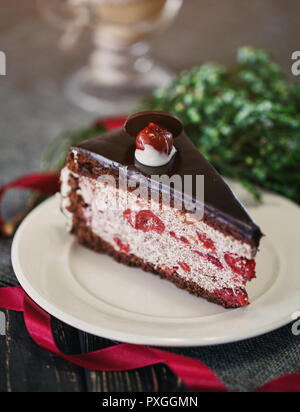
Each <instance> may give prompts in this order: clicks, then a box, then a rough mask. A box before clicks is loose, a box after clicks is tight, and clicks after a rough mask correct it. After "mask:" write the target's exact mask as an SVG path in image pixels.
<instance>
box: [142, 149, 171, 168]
mask: <svg viewBox="0 0 300 412" xmlns="http://www.w3.org/2000/svg"><path fill="white" fill-rule="evenodd" d="M144 147H145V149H144V150H139V149H136V151H135V158H136V160H137V161H138V162H139V163H141V164H142V165H145V166H150V167H160V166H164V165H166V164H168V163H169V162H170V161H171V160H172V158H173V157H174V155H175V153H176V152H177V150H176V149H175V147H174V146H173V148H172V151H171V153H170V155H167V154H166V153H161V152H159V151H158V150H156V149H154V147H153V146H150V145H148V144H145V145H144Z"/></svg>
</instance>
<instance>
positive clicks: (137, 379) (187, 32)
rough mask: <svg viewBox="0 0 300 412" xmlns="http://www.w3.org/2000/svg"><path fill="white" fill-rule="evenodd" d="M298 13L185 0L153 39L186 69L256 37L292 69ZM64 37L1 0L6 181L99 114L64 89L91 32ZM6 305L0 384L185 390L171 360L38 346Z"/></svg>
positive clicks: (67, 330)
mask: <svg viewBox="0 0 300 412" xmlns="http://www.w3.org/2000/svg"><path fill="white" fill-rule="evenodd" d="M49 1H50V0H49ZM299 13H300V3H299V1H298V0H286V1H284V2H283V1H282V0H264V1H261V0H252V1H251V2H249V1H246V0H226V1H222V2H221V1H218V0H185V5H184V8H183V10H182V13H181V16H180V17H179V19H178V21H177V23H176V25H174V26H173V27H172V28H171V29H170V30H169V31H168V32H167V33H165V34H164V35H163V36H162V37H161V38H160V39H155V40H154V41H153V53H154V55H155V56H156V57H157V58H159V59H160V60H162V61H164V62H165V63H167V64H169V66H170V67H171V68H173V69H174V70H175V71H179V70H181V69H184V68H188V67H192V66H193V65H196V64H200V63H202V62H204V61H206V60H218V61H220V62H223V63H226V64H230V63H232V61H233V60H234V56H235V52H236V48H237V47H238V46H241V45H245V44H252V45H258V46H262V47H266V48H269V49H270V50H272V52H273V53H274V55H275V58H276V60H277V61H278V62H280V63H281V64H282V66H283V67H284V68H285V69H286V70H289V67H290V62H291V61H290V58H291V54H292V51H294V50H297V49H299ZM58 37H59V34H58V33H57V32H56V31H55V30H53V29H52V28H51V27H49V26H48V25H47V24H46V23H45V22H44V21H43V20H41V18H40V16H39V14H38V13H37V11H36V8H35V1H33V0H26V1H21V2H20V1H19V0H10V1H9V2H7V1H4V0H2V1H1V2H0V50H4V51H5V52H6V54H7V59H8V76H7V77H6V78H0V107H1V111H0V125H1V131H0V142H1V149H0V170H1V173H0V185H1V184H3V183H4V182H6V181H8V180H11V179H12V178H14V177H16V176H18V175H21V174H24V173H28V172H31V171H34V170H38V169H39V164H40V160H41V154H42V152H43V150H44V149H45V147H46V145H47V144H48V143H49V141H51V139H52V138H53V137H55V136H56V135H57V134H58V133H59V132H61V131H62V130H65V129H70V128H72V129H75V128H78V127H80V126H83V125H86V124H88V123H89V122H90V121H91V119H92V116H90V115H89V114H86V113H84V112H82V111H80V110H78V109H76V108H73V107H72V106H70V105H69V104H68V103H67V102H66V101H65V100H64V98H63V96H62V94H61V85H62V82H63V79H64V78H65V76H66V75H67V74H68V73H69V72H70V71H72V70H74V69H75V68H76V67H78V66H80V65H81V64H82V62H83V61H84V59H85V58H86V56H87V55H88V52H89V50H90V41H89V35H88V34H85V35H84V37H83V39H82V40H81V43H80V45H79V46H78V47H76V48H75V49H74V50H73V51H72V52H69V53H68V54H65V53H63V52H62V51H60V50H58V49H57V47H56V45H57V40H58ZM19 200H20V199H19V197H16V195H11V196H10V197H9V199H8V201H7V202H8V203H7V207H6V209H5V210H6V215H7V216H10V215H12V214H14V213H15V212H16V211H17V210H18V207H19ZM21 200H22V199H21ZM10 245H11V244H10V240H4V239H1V240H0V286H11V285H15V284H16V280H15V278H14V275H13V271H12V267H11V263H10ZM5 313H6V319H7V335H6V338H5V337H3V336H0V391H1V392H4V391H183V390H185V388H184V386H183V385H182V383H181V382H180V381H178V379H177V378H176V377H175V376H174V375H173V373H172V372H171V371H170V370H168V368H167V367H165V366H164V365H157V366H155V367H148V368H144V369H141V370H138V371H137V370H136V371H130V372H122V373H100V372H92V371H87V370H83V369H81V368H79V367H75V366H73V365H71V364H69V363H68V362H65V361H63V360H61V359H58V358H56V357H54V356H52V355H51V354H49V353H47V352H45V351H43V350H42V349H40V348H39V347H37V346H36V345H35V344H34V343H33V342H32V341H31V339H30V337H29V336H28V334H27V331H26V329H25V325H24V321H23V316H22V314H20V313H14V312H5ZM53 330H54V334H55V337H56V340H57V343H58V345H59V347H60V348H61V350H62V351H64V352H66V353H80V352H82V351H89V350H96V349H100V348H103V347H106V346H108V345H111V344H112V343H111V342H108V341H106V340H105V339H99V338H95V337H93V336H90V335H86V334H84V333H82V332H79V331H77V330H75V329H73V328H71V327H69V326H67V325H64V324H62V323H61V322H59V321H57V320H55V319H53ZM239 350H241V349H239ZM208 351H209V350H207V353H208ZM245 351H246V352H247V348H246V349H245ZM194 352H195V353H196V349H194ZM204 352H205V351H204ZM192 353H193V351H191V354H192ZM216 353H217V352H216ZM258 357H259V356H258ZM226 368H228V367H227V366H226ZM226 368H225V366H224V373H227V372H228V371H227V370H226ZM250 378H251V377H249V379H250ZM237 384H238V383H237ZM237 384H236V385H237Z"/></svg>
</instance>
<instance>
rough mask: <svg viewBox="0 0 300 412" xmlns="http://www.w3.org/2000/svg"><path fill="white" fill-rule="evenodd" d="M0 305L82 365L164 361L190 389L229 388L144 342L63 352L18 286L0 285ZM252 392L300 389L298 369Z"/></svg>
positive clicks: (193, 363) (190, 362)
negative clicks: (4, 286)
mask: <svg viewBox="0 0 300 412" xmlns="http://www.w3.org/2000/svg"><path fill="white" fill-rule="evenodd" d="M0 308H2V309H8V310H14V311H19V312H24V319H25V323H26V327H27V330H28V333H29V334H30V336H31V337H32V339H33V340H34V341H35V342H36V344H37V345H39V346H41V347H42V348H43V349H45V350H47V351H50V352H52V353H53V354H54V355H56V356H59V357H61V358H63V359H65V360H66V361H69V362H71V363H74V364H75V365H78V366H81V367H83V368H87V369H91V370H96V371H107V372H112V371H126V370H130V369H138V368H142V367H145V366H151V365H156V364H158V363H165V364H166V365H167V366H168V367H169V368H170V369H171V370H172V371H173V372H174V373H175V374H176V375H177V376H178V377H179V378H180V379H181V380H182V382H183V383H184V384H185V385H186V386H187V387H188V388H189V389H190V390H192V391H196V392H228V390H227V389H226V387H225V386H224V384H223V383H222V382H221V381H220V380H219V378H218V377H216V376H215V374H214V373H213V372H212V371H211V369H209V368H208V367H207V366H206V365H204V364H203V363H202V362H200V361H198V360H196V359H192V358H188V357H186V356H181V355H176V354H173V353H170V352H167V351H163V350H159V349H155V348H150V347H147V346H140V345H131V344H120V345H116V346H112V347H109V348H106V349H101V350H99V351H95V352H90V353H85V354H80V355H65V354H64V353H62V352H61V351H60V350H59V349H58V347H57V345H56V343H55V341H54V338H53V334H52V329H51V321H50V315H49V314H48V313H46V312H45V311H44V310H43V309H42V308H40V307H39V306H38V305H37V304H36V303H34V302H33V301H32V300H31V299H30V298H29V296H28V295H26V294H25V292H24V291H23V289H22V288H21V287H9V288H0ZM255 392H300V373H291V374H287V375H284V376H281V377H280V378H278V379H275V380H273V381H271V382H269V383H267V384H266V385H264V386H262V387H261V388H259V389H257V390H256V391H255Z"/></svg>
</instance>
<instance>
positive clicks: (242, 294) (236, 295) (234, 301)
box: [214, 288, 249, 307]
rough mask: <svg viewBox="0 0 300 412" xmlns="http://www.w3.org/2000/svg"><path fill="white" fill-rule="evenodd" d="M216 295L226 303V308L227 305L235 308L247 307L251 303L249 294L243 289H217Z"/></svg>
mask: <svg viewBox="0 0 300 412" xmlns="http://www.w3.org/2000/svg"><path fill="white" fill-rule="evenodd" d="M214 294H215V295H216V296H218V297H219V298H221V299H222V300H224V301H225V302H226V307H227V304H230V306H233V307H234V306H236V307H240V306H247V305H248V303H249V301H248V294H247V292H246V291H245V290H244V289H241V288H237V289H235V290H232V289H229V288H224V289H216V290H215V291H214ZM224 306H225V304H224Z"/></svg>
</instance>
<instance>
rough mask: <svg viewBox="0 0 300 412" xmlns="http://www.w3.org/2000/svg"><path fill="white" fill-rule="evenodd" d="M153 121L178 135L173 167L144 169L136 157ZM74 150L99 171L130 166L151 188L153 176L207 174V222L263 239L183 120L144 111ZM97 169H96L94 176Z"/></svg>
mask: <svg viewBox="0 0 300 412" xmlns="http://www.w3.org/2000/svg"><path fill="white" fill-rule="evenodd" d="M149 122H154V123H158V124H161V125H162V126H164V127H166V128H168V129H169V130H170V131H171V132H172V133H173V134H174V137H175V136H177V138H176V139H175V140H174V146H175V147H176V149H177V153H176V155H175V156H174V158H173V159H172V161H171V162H170V163H169V164H167V165H165V166H162V167H159V168H154V167H146V166H143V165H141V164H139V163H138V162H137V161H136V160H135V156H134V153H135V137H136V136H137V134H138V133H139V132H140V131H141V130H142V129H143V128H144V127H146V126H147V125H148V124H149ZM180 125H181V126H180ZM125 129H126V130H125ZM72 150H76V151H77V153H79V154H81V155H82V156H83V157H84V158H88V159H90V160H91V161H92V162H93V163H94V164H98V165H99V170H100V169H102V170H103V167H104V168H106V169H112V170H115V171H118V169H119V168H120V167H124V166H125V167H128V175H129V176H131V177H132V176H136V177H137V178H138V177H139V176H144V177H146V179H147V181H148V182H149V186H150V185H151V178H150V176H153V175H163V174H166V175H168V176H172V175H174V174H177V175H179V176H181V177H184V176H186V175H192V176H196V175H204V177H205V185H204V197H205V204H204V212H205V217H204V220H205V221H206V222H207V223H208V224H211V225H212V226H215V227H217V228H218V229H219V230H222V231H223V232H224V233H227V234H230V235H232V236H234V237H236V238H238V239H241V240H245V241H247V242H248V243H250V244H251V245H253V246H255V247H257V246H258V245H259V241H260V239H261V237H262V233H261V231H260V229H259V227H258V226H257V225H256V224H255V223H254V221H253V220H252V219H251V217H250V216H249V214H248V213H247V211H246V209H245V208H244V207H243V206H242V204H241V203H240V202H239V200H238V199H237V198H236V197H235V195H234V194H233V192H232V191H231V189H230V188H229V186H228V185H227V184H226V183H225V182H224V180H223V179H222V178H221V176H220V175H219V173H218V172H217V171H216V170H215V168H214V167H213V166H212V165H211V164H210V163H209V162H208V161H207V160H206V159H205V157H204V156H203V155H202V154H201V153H200V152H199V150H198V149H197V148H196V147H195V146H194V144H193V143H192V142H191V140H190V139H189V138H188V137H187V136H186V134H185V133H184V131H183V127H182V124H181V122H180V120H179V119H177V118H176V117H175V116H172V115H170V114H168V113H164V112H143V113H142V114H137V115H133V116H131V117H130V118H129V119H128V121H127V123H126V125H125V128H124V129H122V128H121V129H117V130H113V131H109V132H107V133H105V134H103V135H101V136H99V137H97V138H94V139H90V140H87V141H84V142H82V143H79V144H78V145H76V146H74V147H72V148H71V151H72ZM79 161H80V160H79ZM96 169H97V168H96ZM96 169H95V168H94V169H93V174H95V170H96ZM99 173H100V172H99ZM96 174H97V173H96ZM93 177H97V176H93ZM194 185H195V183H194ZM194 189H196V188H195V187H193V195H194V194H195V193H196V190H194ZM176 195H181V196H182V193H177V194H176V193H174V196H176Z"/></svg>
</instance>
